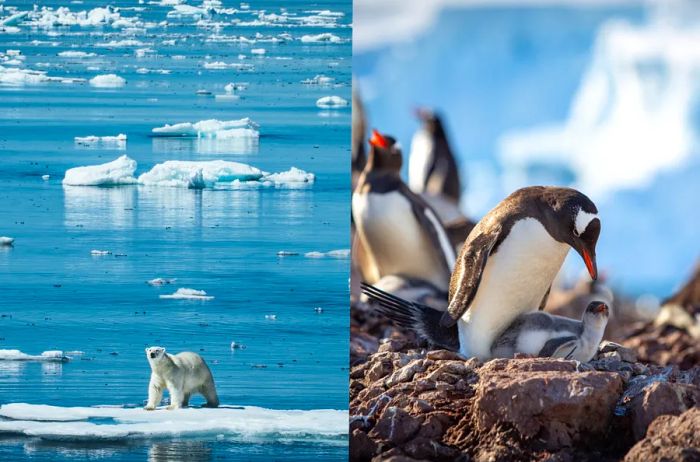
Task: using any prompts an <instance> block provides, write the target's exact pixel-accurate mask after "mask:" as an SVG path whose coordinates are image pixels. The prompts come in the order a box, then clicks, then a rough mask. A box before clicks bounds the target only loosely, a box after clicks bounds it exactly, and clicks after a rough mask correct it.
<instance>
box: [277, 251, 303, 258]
mask: <svg viewBox="0 0 700 462" xmlns="http://www.w3.org/2000/svg"><path fill="white" fill-rule="evenodd" d="M297 255H299V252H289V251H287V250H280V251H279V252H277V256H278V257H294V256H297Z"/></svg>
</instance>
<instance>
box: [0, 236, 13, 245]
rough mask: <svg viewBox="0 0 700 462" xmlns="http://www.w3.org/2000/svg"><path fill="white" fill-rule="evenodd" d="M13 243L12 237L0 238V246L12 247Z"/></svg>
mask: <svg viewBox="0 0 700 462" xmlns="http://www.w3.org/2000/svg"><path fill="white" fill-rule="evenodd" d="M14 242H15V238H14V237H7V236H0V246H2V245H12V244H13V243H14Z"/></svg>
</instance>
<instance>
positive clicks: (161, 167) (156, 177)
mask: <svg viewBox="0 0 700 462" xmlns="http://www.w3.org/2000/svg"><path fill="white" fill-rule="evenodd" d="M262 176H263V172H262V171H261V170H259V169H257V168H255V167H252V166H250V165H247V164H242V163H239V162H229V161H224V160H210V161H202V162H196V161H181V160H169V161H166V162H163V163H161V164H157V165H155V166H154V167H153V168H152V169H151V170H150V171H148V172H146V173H144V174H142V175H141V176H139V178H138V181H139V183H141V184H144V185H157V186H171V187H181V188H182V187H185V188H191V187H193V185H196V186H198V187H213V186H214V185H215V184H216V183H220V182H232V181H235V180H239V181H256V180H259V179H260V178H262ZM193 181H194V182H193Z"/></svg>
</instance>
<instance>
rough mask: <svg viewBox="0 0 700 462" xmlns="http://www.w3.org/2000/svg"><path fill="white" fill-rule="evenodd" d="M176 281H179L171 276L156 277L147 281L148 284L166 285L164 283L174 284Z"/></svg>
mask: <svg viewBox="0 0 700 462" xmlns="http://www.w3.org/2000/svg"><path fill="white" fill-rule="evenodd" d="M175 281H177V279H176V278H171V279H167V278H155V279H151V280H150V281H146V284H148V285H149V286H164V285H168V284H172V283H174V282H175Z"/></svg>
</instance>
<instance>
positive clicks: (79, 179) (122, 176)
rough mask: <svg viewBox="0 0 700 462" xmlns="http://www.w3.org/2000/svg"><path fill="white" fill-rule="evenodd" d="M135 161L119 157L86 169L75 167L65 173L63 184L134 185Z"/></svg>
mask: <svg viewBox="0 0 700 462" xmlns="http://www.w3.org/2000/svg"><path fill="white" fill-rule="evenodd" d="M135 171H136V161H135V160H133V159H131V158H129V157H127V156H126V155H124V156H121V157H119V158H117V159H115V160H113V161H112V162H107V163H106V164H100V165H90V166H86V167H75V168H71V169H68V170H67V171H66V174H65V177H64V178H63V184H64V185H67V186H117V185H122V184H134V183H136V178H135V177H134V172H135Z"/></svg>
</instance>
